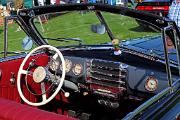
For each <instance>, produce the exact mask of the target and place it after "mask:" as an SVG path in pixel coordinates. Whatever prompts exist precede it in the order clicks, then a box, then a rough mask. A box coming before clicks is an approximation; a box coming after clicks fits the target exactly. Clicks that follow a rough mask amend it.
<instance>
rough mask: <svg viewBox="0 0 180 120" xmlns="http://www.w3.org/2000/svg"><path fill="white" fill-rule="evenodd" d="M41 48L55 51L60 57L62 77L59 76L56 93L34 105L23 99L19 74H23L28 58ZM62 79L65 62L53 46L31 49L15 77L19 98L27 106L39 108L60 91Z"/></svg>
mask: <svg viewBox="0 0 180 120" xmlns="http://www.w3.org/2000/svg"><path fill="white" fill-rule="evenodd" d="M42 48H50V49H52V50H54V51H56V54H58V56H59V57H60V59H61V61H62V68H63V69H62V76H61V79H60V83H59V85H58V87H57V89H56V91H55V92H54V93H53V94H52V95H51V96H50V97H49V98H48V99H46V100H45V101H42V102H37V103H34V102H31V101H29V100H28V99H26V98H25V96H24V94H23V92H22V89H21V74H22V73H23V72H22V71H23V67H24V65H25V63H26V61H27V60H28V58H29V57H30V56H31V55H32V54H33V53H34V52H35V51H37V50H39V49H42ZM64 78H65V61H64V57H63V55H62V53H61V52H60V51H59V50H58V49H57V48H55V47H53V46H50V45H42V46H39V47H37V48H35V49H33V50H32V51H31V52H29V53H28V55H27V56H26V57H25V58H24V60H23V62H22V63H21V65H20V68H19V71H18V76H17V88H18V92H19V95H20V97H21V98H22V100H23V101H24V102H26V103H27V104H29V105H32V106H41V105H45V104H47V103H48V102H50V101H51V100H52V99H53V98H54V97H55V96H56V95H57V94H58V92H59V91H60V89H61V87H62V85H63V82H64Z"/></svg>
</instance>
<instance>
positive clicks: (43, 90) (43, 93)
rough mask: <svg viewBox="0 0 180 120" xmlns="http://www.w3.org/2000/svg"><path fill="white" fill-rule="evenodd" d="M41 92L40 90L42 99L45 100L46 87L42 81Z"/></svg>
mask: <svg viewBox="0 0 180 120" xmlns="http://www.w3.org/2000/svg"><path fill="white" fill-rule="evenodd" d="M41 92H42V101H46V100H47V97H46V88H45V83H44V82H42V83H41Z"/></svg>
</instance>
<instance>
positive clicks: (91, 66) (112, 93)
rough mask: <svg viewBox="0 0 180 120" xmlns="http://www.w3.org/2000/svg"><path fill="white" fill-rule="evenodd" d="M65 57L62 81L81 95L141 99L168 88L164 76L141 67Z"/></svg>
mask: <svg viewBox="0 0 180 120" xmlns="http://www.w3.org/2000/svg"><path fill="white" fill-rule="evenodd" d="M64 58H65V64H66V65H65V66H66V77H65V81H70V82H72V83H73V84H75V85H76V86H77V88H78V91H80V93H82V94H83V95H84V94H86V93H88V94H92V95H96V96H98V97H99V98H103V99H106V100H107V99H108V100H113V101H118V100H120V99H122V98H124V97H125V96H126V97H129V98H130V97H131V98H133V99H139V100H140V99H142V98H146V97H148V95H151V96H152V95H154V94H156V93H158V92H160V91H161V90H163V89H164V88H165V87H167V86H168V82H167V76H166V73H164V72H161V71H157V70H153V69H151V68H149V69H148V68H147V67H146V68H143V67H142V66H141V65H139V66H132V65H129V64H126V63H124V62H117V61H109V60H102V59H94V58H92V59H91V58H82V57H75V56H64ZM61 69H62V67H61V63H59V68H58V71H57V72H58V74H61ZM137 96H139V97H137ZM99 100H101V99H99ZM100 102H102V101H100Z"/></svg>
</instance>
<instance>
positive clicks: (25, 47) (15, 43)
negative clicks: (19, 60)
mask: <svg viewBox="0 0 180 120" xmlns="http://www.w3.org/2000/svg"><path fill="white" fill-rule="evenodd" d="M2 31H3V30H2ZM3 32H4V34H5V31H3ZM3 32H2V33H0V34H2V35H1V36H4V34H3ZM5 46H7V49H6V52H5V51H4V48H5ZM32 48H33V42H32V40H31V39H30V38H29V37H28V36H27V35H26V33H25V32H24V31H23V30H22V29H21V27H20V26H19V25H18V24H17V22H16V21H15V20H8V22H7V45H6V43H5V39H4V37H3V42H2V43H1V47H0V49H1V51H3V53H4V52H5V53H7V55H6V56H14V55H17V54H23V53H26V52H29V51H30V50H31V49H32ZM2 56H4V54H2V55H1V57H2Z"/></svg>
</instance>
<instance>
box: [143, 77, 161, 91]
mask: <svg viewBox="0 0 180 120" xmlns="http://www.w3.org/2000/svg"><path fill="white" fill-rule="evenodd" d="M157 87H158V81H157V79H156V78H155V77H153V76H149V77H148V78H147V80H146V83H145V88H146V90H148V91H150V92H153V91H155V90H156V89H157Z"/></svg>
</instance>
